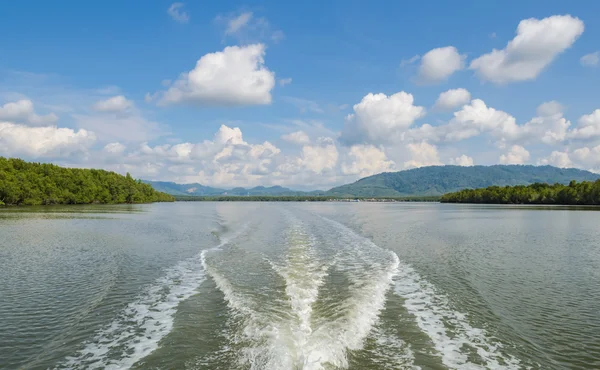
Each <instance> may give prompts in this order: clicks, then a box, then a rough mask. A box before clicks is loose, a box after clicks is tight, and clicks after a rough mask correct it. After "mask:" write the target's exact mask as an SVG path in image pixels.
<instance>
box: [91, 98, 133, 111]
mask: <svg viewBox="0 0 600 370" xmlns="http://www.w3.org/2000/svg"><path fill="white" fill-rule="evenodd" d="M132 107H133V103H132V102H131V100H128V99H127V98H125V96H123V95H117V96H113V97H112V98H108V99H106V100H101V101H99V102H97V103H96V104H94V105H93V106H92V109H93V110H95V111H97V112H111V113H117V112H124V111H126V110H128V109H131V108H132Z"/></svg>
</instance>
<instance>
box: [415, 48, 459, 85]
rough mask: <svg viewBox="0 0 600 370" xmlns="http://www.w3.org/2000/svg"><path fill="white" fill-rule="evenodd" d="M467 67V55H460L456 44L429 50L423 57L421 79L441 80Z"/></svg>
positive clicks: (423, 80)
mask: <svg viewBox="0 0 600 370" xmlns="http://www.w3.org/2000/svg"><path fill="white" fill-rule="evenodd" d="M464 67H465V56H464V55H460V54H459V53H458V50H457V49H456V48H455V47H454V46H446V47H443V48H437V49H433V50H430V51H428V52H427V53H426V54H425V55H423V57H422V58H421V66H420V67H419V76H418V78H419V81H421V82H425V83H436V82H441V81H444V80H446V79H448V77H450V76H451V75H452V74H453V73H454V72H457V71H459V70H461V69H463V68H464Z"/></svg>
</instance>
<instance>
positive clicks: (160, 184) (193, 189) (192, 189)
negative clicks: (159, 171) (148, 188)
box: [144, 181, 226, 195]
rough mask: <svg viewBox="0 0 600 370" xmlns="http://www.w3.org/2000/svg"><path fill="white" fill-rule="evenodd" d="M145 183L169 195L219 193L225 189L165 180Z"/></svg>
mask: <svg viewBox="0 0 600 370" xmlns="http://www.w3.org/2000/svg"><path fill="white" fill-rule="evenodd" d="M144 182H145V183H146V184H150V185H152V187H153V188H154V189H155V190H157V191H162V192H163V193H167V194H171V195H220V194H223V193H224V192H225V191H226V190H225V189H219V188H212V187H210V186H204V185H201V184H177V183H174V182H166V181H144Z"/></svg>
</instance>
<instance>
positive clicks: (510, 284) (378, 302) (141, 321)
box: [0, 202, 600, 370]
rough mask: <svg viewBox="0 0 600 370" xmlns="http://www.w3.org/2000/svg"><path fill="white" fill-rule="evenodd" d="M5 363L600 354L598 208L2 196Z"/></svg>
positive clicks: (388, 364) (416, 360) (54, 365)
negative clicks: (112, 202) (70, 200)
mask: <svg viewBox="0 0 600 370" xmlns="http://www.w3.org/2000/svg"><path fill="white" fill-rule="evenodd" d="M0 368H2V369H21V368H23V369H128V368H132V369H277V370H285V369H361V370H362V369H419V368H420V369H527V368H531V369H599V368H600V212H597V211H589V210H587V211H586V210H566V209H564V208H558V207H557V208H549V209H540V208H535V207H502V206H498V207H484V206H467V205H441V204H392V203H388V204H377V203H372V204H367V203H227V202H223V203H204V202H198V203H193V202H189V203H175V204H153V205H141V206H94V207H57V208H40V209H36V208H22V209H16V210H14V209H13V210H3V211H0Z"/></svg>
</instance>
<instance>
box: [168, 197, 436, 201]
mask: <svg viewBox="0 0 600 370" xmlns="http://www.w3.org/2000/svg"><path fill="white" fill-rule="evenodd" d="M175 199H176V200H177V201H182V202H203V201H207V202H328V201H346V202H350V201H375V202H386V201H387V202H437V201H439V200H440V197H390V198H366V197H351V198H341V197H335V196H323V195H279V196H277V195H251V196H230V195H218V196H189V195H188V196H186V195H176V196H175Z"/></svg>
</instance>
